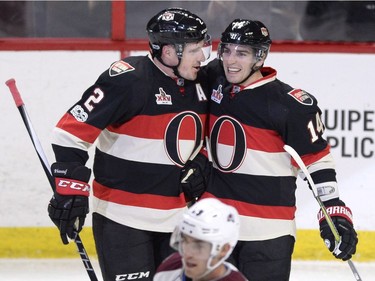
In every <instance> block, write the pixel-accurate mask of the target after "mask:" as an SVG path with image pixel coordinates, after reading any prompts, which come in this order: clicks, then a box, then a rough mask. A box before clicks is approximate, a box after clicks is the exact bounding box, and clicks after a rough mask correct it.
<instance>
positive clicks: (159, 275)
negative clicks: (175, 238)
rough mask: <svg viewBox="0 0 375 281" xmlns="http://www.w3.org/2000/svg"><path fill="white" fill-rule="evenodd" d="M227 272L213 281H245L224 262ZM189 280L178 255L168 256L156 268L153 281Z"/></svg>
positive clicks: (245, 280) (232, 266)
mask: <svg viewBox="0 0 375 281" xmlns="http://www.w3.org/2000/svg"><path fill="white" fill-rule="evenodd" d="M224 265H225V267H226V268H227V271H226V273H225V275H224V276H222V277H220V278H218V279H215V281H247V279H246V277H245V276H243V275H242V273H240V272H239V271H238V269H237V268H236V267H235V266H234V265H232V264H230V263H228V262H224ZM187 280H190V279H189V278H187V277H186V276H185V274H184V270H183V265H182V258H181V256H180V254H179V253H174V254H172V255H170V256H169V257H168V258H167V259H166V260H165V261H164V262H163V263H162V264H161V265H160V266H159V268H158V270H157V271H156V274H155V275H154V279H153V281H187Z"/></svg>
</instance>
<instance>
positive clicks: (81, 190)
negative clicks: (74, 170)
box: [55, 178, 90, 196]
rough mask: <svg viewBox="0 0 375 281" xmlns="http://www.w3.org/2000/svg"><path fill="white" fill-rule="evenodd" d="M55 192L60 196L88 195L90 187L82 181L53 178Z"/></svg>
mask: <svg viewBox="0 0 375 281" xmlns="http://www.w3.org/2000/svg"><path fill="white" fill-rule="evenodd" d="M55 184H56V191H57V193H59V194H61V195H83V196H89V195H90V185H89V184H88V183H86V182H83V181H78V180H73V179H65V178H55Z"/></svg>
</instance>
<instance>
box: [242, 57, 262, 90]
mask: <svg viewBox="0 0 375 281" xmlns="http://www.w3.org/2000/svg"><path fill="white" fill-rule="evenodd" d="M257 63H258V61H257V62H256V63H254V65H253V66H252V67H251V71H250V73H249V75H247V76H246V78H245V79H243V80H242V81H241V82H239V83H236V84H237V85H241V84H242V83H243V82H245V81H246V80H247V79H249V78H250V76H251V75H253V74H254V73H255V72H257V71H258V70H259V69H261V68H262V66H263V64H262V65H261V66H258V67H256V64H257Z"/></svg>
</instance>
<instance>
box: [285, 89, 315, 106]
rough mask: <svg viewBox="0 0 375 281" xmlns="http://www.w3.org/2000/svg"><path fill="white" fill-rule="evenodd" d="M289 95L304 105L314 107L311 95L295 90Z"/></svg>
mask: <svg viewBox="0 0 375 281" xmlns="http://www.w3.org/2000/svg"><path fill="white" fill-rule="evenodd" d="M288 95H290V96H292V97H293V98H294V99H295V100H296V101H298V102H299V103H302V104H304V105H312V104H313V103H314V101H313V99H312V98H311V97H310V95H309V94H308V93H307V92H305V91H304V90H301V89H294V90H292V91H290V92H289V93H288Z"/></svg>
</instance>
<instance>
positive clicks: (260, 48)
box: [218, 19, 272, 60]
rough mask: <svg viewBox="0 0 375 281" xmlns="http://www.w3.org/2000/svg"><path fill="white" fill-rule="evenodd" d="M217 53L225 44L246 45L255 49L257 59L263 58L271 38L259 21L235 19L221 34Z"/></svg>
mask: <svg viewBox="0 0 375 281" xmlns="http://www.w3.org/2000/svg"><path fill="white" fill-rule="evenodd" d="M220 41H221V42H220V44H219V49H218V55H219V56H221V54H222V48H223V46H225V44H236V45H247V46H250V47H251V48H253V49H254V50H255V57H256V59H257V60H260V59H262V58H265V57H266V55H267V54H268V51H269V49H270V47H271V43H272V40H271V38H270V34H269V31H268V28H267V27H266V26H265V25H264V24H263V23H262V22H260V21H253V20H245V19H235V20H234V21H232V22H231V23H230V24H229V25H228V27H227V28H226V29H225V31H224V32H223V33H222V34H221V40H220Z"/></svg>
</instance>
